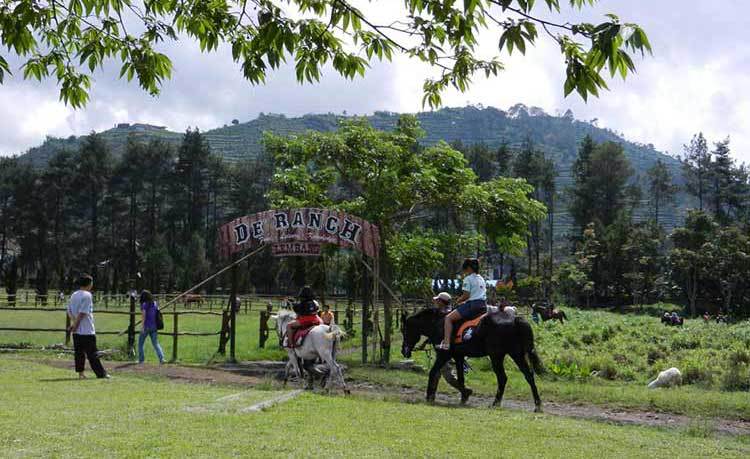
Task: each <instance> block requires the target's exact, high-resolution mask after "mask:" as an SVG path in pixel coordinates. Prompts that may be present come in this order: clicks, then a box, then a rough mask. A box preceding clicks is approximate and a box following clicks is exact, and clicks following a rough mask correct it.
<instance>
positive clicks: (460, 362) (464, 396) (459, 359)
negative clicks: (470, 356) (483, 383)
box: [446, 355, 473, 405]
mask: <svg viewBox="0 0 750 459" xmlns="http://www.w3.org/2000/svg"><path fill="white" fill-rule="evenodd" d="M453 360H454V361H455V362H456V379H458V390H459V391H460V392H461V404H462V405H465V404H466V402H468V401H469V397H470V396H471V394H472V393H473V391H472V390H471V389H468V388H467V387H466V384H465V381H464V365H465V364H466V360H465V359H464V356H462V355H461V356H456V357H454V358H453ZM446 366H448V365H446Z"/></svg>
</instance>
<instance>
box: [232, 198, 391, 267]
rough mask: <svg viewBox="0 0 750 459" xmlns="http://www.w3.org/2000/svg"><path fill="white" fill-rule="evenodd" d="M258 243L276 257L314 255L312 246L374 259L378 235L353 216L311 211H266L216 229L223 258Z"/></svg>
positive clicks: (318, 210) (377, 249) (367, 224)
mask: <svg viewBox="0 0 750 459" xmlns="http://www.w3.org/2000/svg"><path fill="white" fill-rule="evenodd" d="M260 243H265V244H269V245H272V246H273V253H274V255H278V256H286V255H292V256H294V255H317V254H319V250H318V249H319V247H318V248H315V246H314V244H319V245H320V244H335V245H337V246H339V247H343V248H349V249H355V250H358V251H360V252H362V253H364V254H365V255H367V256H370V257H376V256H377V254H378V251H379V249H380V233H379V231H378V227H377V226H375V225H373V224H372V223H370V222H368V221H366V220H363V219H361V218H359V217H356V216H354V215H349V214H347V213H344V212H339V211H335V210H327V209H314V208H302V209H288V210H267V211H265V212H259V213H257V214H254V215H248V216H245V217H240V218H237V219H235V220H232V221H231V222H229V223H226V224H224V225H223V226H221V228H219V249H220V251H221V253H222V255H224V256H229V255H232V254H234V253H237V252H241V251H243V250H246V249H248V248H251V247H254V246H257V245H258V244H260ZM291 243H300V244H304V245H298V246H294V245H289V244H291ZM295 251H296V252H297V253H294V252H295ZM316 252H317V253H316Z"/></svg>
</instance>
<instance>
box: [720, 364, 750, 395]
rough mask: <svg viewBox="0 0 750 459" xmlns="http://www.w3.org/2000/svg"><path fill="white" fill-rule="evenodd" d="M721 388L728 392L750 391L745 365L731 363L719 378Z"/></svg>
mask: <svg viewBox="0 0 750 459" xmlns="http://www.w3.org/2000/svg"><path fill="white" fill-rule="evenodd" d="M721 388H722V389H724V390H729V391H747V390H750V373H748V365H747V364H745V363H731V362H730V364H729V369H728V371H727V372H726V373H724V376H723V377H722V378H721Z"/></svg>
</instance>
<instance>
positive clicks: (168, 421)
mask: <svg viewBox="0 0 750 459" xmlns="http://www.w3.org/2000/svg"><path fill="white" fill-rule="evenodd" d="M70 376H71V372H70V371H69V370H63V369H57V368H52V367H47V366H43V365H41V364H35V363H33V362H29V361H27V360H21V359H19V358H14V357H7V356H0V387H2V388H3V390H2V391H0V407H2V409H1V410H0V447H1V448H2V456H4V457H71V456H75V457H196V456H197V457H228V456H234V457H236V456H242V457H272V456H281V457H300V456H303V457H312V456H315V457H321V456H325V457H511V458H515V457H518V458H528V457H575V458H597V459H598V458H602V457H662V456H663V455H665V454H668V456H669V457H747V456H748V455H749V454H750V444H748V443H747V442H746V441H744V440H742V439H740V438H732V437H721V438H717V437H713V436H712V435H710V434H707V433H706V432H704V431H701V430H696V431H693V430H675V431H667V430H659V429H654V428H645V427H635V426H616V425H610V424H603V423H597V422H593V421H583V420H572V419H567V418H560V417H554V416H550V415H537V414H532V413H525V412H517V411H505V410H489V409H460V408H444V407H434V406H428V405H423V404H404V403H399V402H395V401H388V400H372V399H361V398H356V397H353V398H351V397H350V398H345V397H341V396H322V395H315V394H309V393H306V394H303V395H301V396H299V397H297V398H295V399H292V400H291V401H288V402H286V403H284V404H281V405H277V406H273V407H271V408H269V409H267V410H265V411H261V412H254V413H242V412H241V409H242V408H243V407H245V406H247V405H250V404H252V403H255V402H257V401H259V400H263V399H269V398H272V397H274V396H275V395H277V394H278V392H276V391H258V390H249V391H248V390H247V388H242V387H222V386H210V385H202V384H188V383H184V382H173V381H169V380H163V379H157V378H153V377H151V378H143V377H138V376H135V375H127V374H118V375H116V377H115V378H114V379H112V380H109V381H103V380H87V381H84V382H79V381H75V380H71V379H69V378H70ZM238 392H244V393H243V394H242V396H241V397H240V398H238V399H231V400H230V401H227V399H222V397H226V396H227V395H229V394H232V393H238Z"/></svg>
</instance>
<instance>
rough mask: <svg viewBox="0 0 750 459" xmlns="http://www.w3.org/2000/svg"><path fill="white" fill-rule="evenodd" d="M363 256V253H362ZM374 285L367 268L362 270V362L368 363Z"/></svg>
mask: <svg viewBox="0 0 750 459" xmlns="http://www.w3.org/2000/svg"><path fill="white" fill-rule="evenodd" d="M360 256H362V255H360ZM371 294H372V285H371V284H370V276H369V272H368V270H367V269H363V270H362V363H367V337H368V335H369V334H370V326H371V322H370V295H371Z"/></svg>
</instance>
